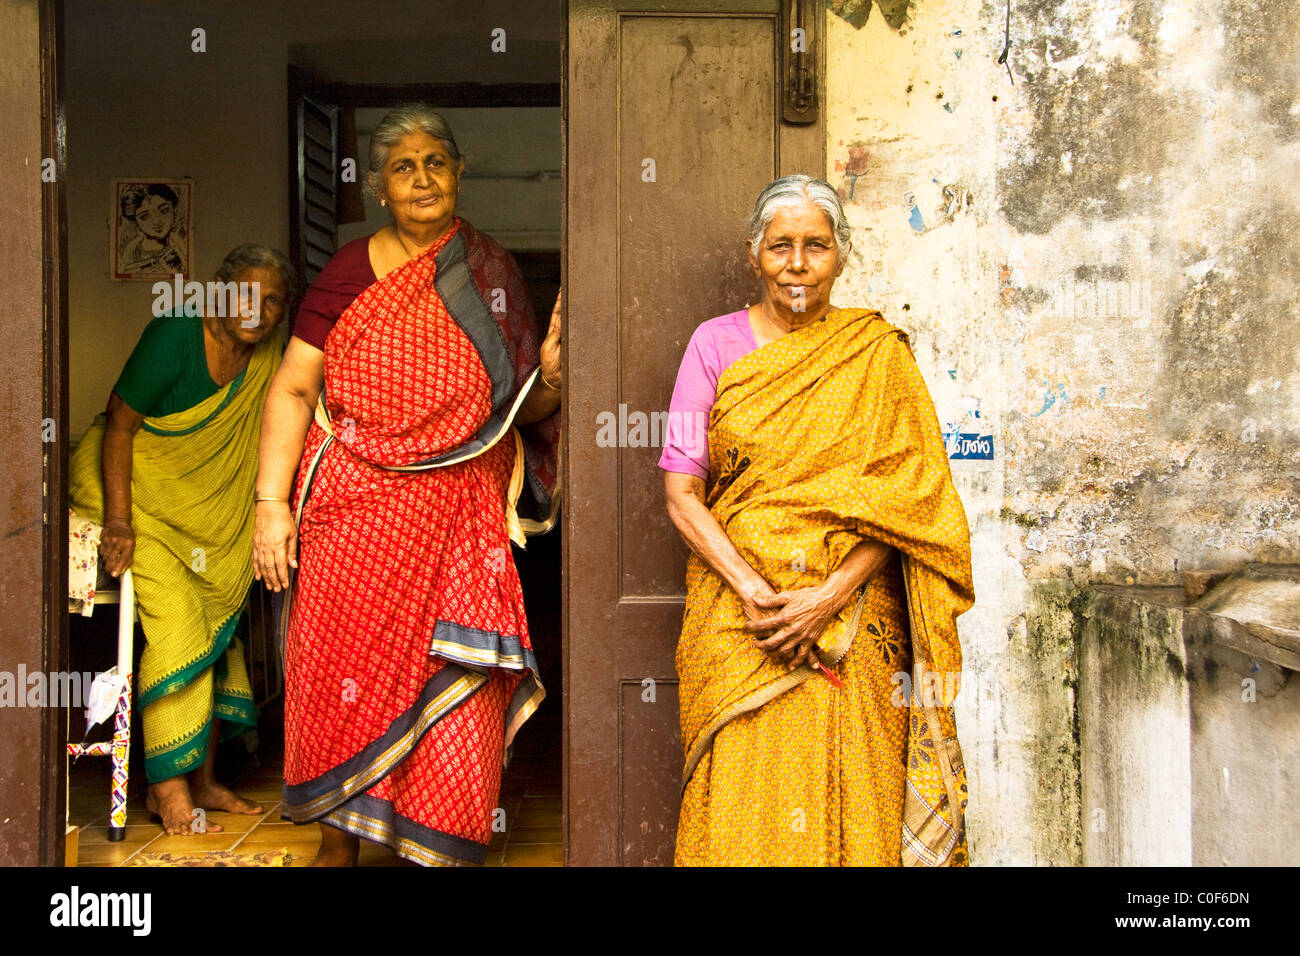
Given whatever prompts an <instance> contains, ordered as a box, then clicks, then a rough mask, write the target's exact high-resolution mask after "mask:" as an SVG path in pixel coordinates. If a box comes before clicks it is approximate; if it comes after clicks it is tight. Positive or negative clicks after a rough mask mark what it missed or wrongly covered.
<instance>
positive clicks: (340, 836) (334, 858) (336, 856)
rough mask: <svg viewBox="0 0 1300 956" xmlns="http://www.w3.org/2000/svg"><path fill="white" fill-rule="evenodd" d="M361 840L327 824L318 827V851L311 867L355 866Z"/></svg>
mask: <svg viewBox="0 0 1300 956" xmlns="http://www.w3.org/2000/svg"><path fill="white" fill-rule="evenodd" d="M360 852H361V838H360V837H357V836H353V835H352V834H351V833H348V832H346V831H344V830H339V829H337V828H335V827H332V826H330V825H329V824H327V823H322V824H321V826H320V849H319V850H317V851H316V859H314V860H312V861H311V865H312V866H356V865H357V854H358V853H360Z"/></svg>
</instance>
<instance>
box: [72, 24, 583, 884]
mask: <svg viewBox="0 0 1300 956" xmlns="http://www.w3.org/2000/svg"><path fill="white" fill-rule="evenodd" d="M124 6H125V7H127V8H134V9H128V10H124V9H123V7H124ZM510 6H513V5H504V4H500V3H487V4H484V5H483V7H482V9H479V10H478V11H464V10H458V11H457V14H456V19H455V20H454V21H448V20H446V19H443V20H440V21H437V22H435V23H431V24H425V25H422V26H415V27H413V26H412V24H411V21H410V19H409V17H407V16H405V15H404V12H409V11H408V10H407V8H408V7H409V4H407V3H403V2H401V0H379V2H376V3H375V4H372V5H371V6H370V7H368V8H367V10H366V12H365V16H364V23H360V22H359V21H358V17H357V12H356V8H355V5H351V4H343V3H332V2H326V3H323V4H317V5H313V7H312V9H311V10H310V11H307V10H303V9H300V8H299V7H298V5H294V4H288V3H284V4H270V5H267V6H266V7H264V8H262V10H264V11H265V13H263V12H262V10H260V11H259V18H260V22H259V30H258V31H257V32H256V33H255V34H251V35H250V33H249V32H248V30H247V25H246V24H244V23H241V22H239V21H240V13H239V11H238V10H231V9H228V8H223V7H220V6H216V7H212V8H211V9H210V10H205V14H204V22H203V27H204V31H205V38H206V50H205V51H204V52H202V53H200V52H197V51H196V49H195V46H194V42H193V38H192V27H193V25H192V24H190V23H189V19H187V17H186V16H185V15H183V14H182V13H179V12H176V11H172V10H170V9H167V8H165V7H164V8H160V7H158V6H157V5H155V4H150V3H147V2H144V0H137V2H128V3H126V4H125V5H123V4H119V5H117V7H116V8H115V9H114V11H112V13H111V15H110V14H109V13H105V12H103V11H100V10H97V9H95V8H94V6H93V5H80V4H75V5H68V7H67V8H66V9H65V10H64V14H63V27H64V33H65V37H64V44H63V48H62V56H63V61H64V62H63V67H64V72H65V75H66V77H67V89H68V96H67V104H66V114H65V115H66V126H67V137H68V153H69V160H70V161H69V170H70V172H69V181H68V184H67V189H68V195H69V200H70V201H69V211H68V227H69V236H70V246H71V248H70V249H69V257H68V258H69V261H70V262H71V263H73V265H72V268H71V272H72V275H71V276H70V278H69V283H68V293H69V298H70V308H69V310H68V313H69V320H68V341H69V347H68V358H69V369H70V375H69V378H70V383H71V384H70V395H69V409H70V410H69V425H70V429H69V431H70V434H69V436H68V448H67V452H68V454H70V453H71V450H72V449H73V448H75V446H76V443H77V441H78V440H79V439H80V437H81V435H82V434H83V433H84V430H85V428H86V426H87V425H88V424H89V422H90V420H91V418H93V416H94V414H95V413H96V412H98V411H100V410H102V409H103V407H104V404H105V402H106V400H107V398H108V395H109V393H110V392H111V390H112V387H113V383H114V381H115V380H116V377H117V375H118V373H119V372H120V371H121V368H122V365H123V362H124V361H125V359H126V357H127V356H128V355H129V354H130V352H131V349H132V347H133V346H134V344H135V343H136V342H137V341H138V339H139V336H140V332H141V330H142V329H143V327H144V325H145V323H146V322H147V321H148V319H149V318H150V308H149V306H150V303H149V285H147V284H144V283H130V282H114V281H113V280H112V279H111V278H110V276H109V274H108V270H104V269H103V268H102V267H101V266H99V265H98V264H99V263H102V262H103V261H104V259H105V256H104V254H103V249H102V245H103V237H102V228H97V223H98V224H102V221H103V213H104V201H103V199H102V197H103V196H105V195H106V194H107V191H108V185H109V182H110V181H111V180H112V179H114V178H122V177H130V176H137V175H138V176H142V177H143V176H157V177H158V178H181V179H188V180H192V182H193V184H194V197H195V198H194V203H193V214H194V224H193V233H192V235H193V237H194V244H193V253H194V263H193V268H194V274H193V277H194V278H199V279H202V278H205V277H206V276H209V275H211V274H212V272H213V270H214V268H215V266H216V264H217V263H219V262H220V261H221V258H222V256H223V255H224V253H225V252H226V251H228V250H229V249H230V248H233V247H234V246H236V245H239V244H242V243H246V242H255V243H261V244H265V245H270V246H273V247H276V248H279V249H282V250H283V251H284V252H286V253H287V254H288V255H289V257H290V259H291V260H292V261H293V263H294V265H295V267H296V268H297V270H298V272H299V279H300V281H301V282H303V283H304V284H305V283H309V282H310V281H311V280H312V279H313V278H314V277H315V275H316V274H318V273H319V270H320V268H321V266H323V264H324V262H325V261H327V260H328V257H329V255H330V254H331V253H332V252H333V251H334V250H336V249H338V248H339V247H341V246H342V245H343V244H344V243H346V242H348V241H350V240H352V239H354V238H357V237H360V236H362V235H367V234H369V233H372V232H374V231H375V230H376V229H377V228H379V227H380V226H381V225H383V224H385V223H386V222H387V221H388V217H387V214H386V212H385V211H384V210H382V209H381V208H380V207H379V205H378V203H377V202H376V201H375V200H374V199H373V198H371V197H366V196H363V195H362V194H361V191H360V189H359V188H356V187H359V184H360V180H361V179H362V178H363V176H364V171H365V167H366V156H367V152H368V145H369V135H370V132H371V130H373V128H374V125H375V123H376V122H377V121H378V120H379V118H380V117H382V116H383V114H384V113H385V112H386V110H387V109H389V108H391V107H393V106H396V105H399V104H403V103H410V102H424V103H427V104H429V105H430V106H432V107H433V108H434V109H436V110H438V111H439V112H440V113H442V114H443V115H444V117H445V118H446V119H447V120H448V122H449V125H450V126H451V128H452V129H453V131H454V132H455V135H456V138H457V141H458V143H459V145H460V147H461V149H462V152H463V153H464V154H465V155H466V159H467V164H466V173H465V176H464V178H463V198H462V200H461V202H460V204H459V205H458V208H457V214H458V215H461V216H463V217H464V218H465V219H467V220H469V221H470V222H472V223H473V224H474V225H475V227H476V228H478V229H479V230H481V231H483V232H485V233H487V234H488V235H490V236H492V237H493V238H494V239H496V240H497V242H499V243H500V244H501V245H502V246H503V247H504V248H505V249H506V250H507V251H508V252H510V253H511V254H512V256H513V257H514V258H515V260H516V262H517V263H518V265H519V267H520V269H521V271H522V272H523V274H524V278H525V280H526V282H527V283H528V287H529V292H530V298H531V301H532V305H533V310H534V313H535V314H536V316H537V320H538V333H539V337H540V336H541V335H544V334H545V329H546V323H547V320H548V317H549V316H550V313H551V306H552V304H553V302H554V300H555V296H556V293H557V292H558V290H559V287H560V281H561V275H560V265H561V248H562V245H561V212H562V204H563V191H562V183H561V178H560V169H561V150H562V146H561V144H562V139H563V130H562V122H563V120H562V113H561V103H560V95H561V94H560V90H561V82H560V80H561V69H562V61H561V46H562V44H561V40H562V37H563V34H564V30H565V26H564V23H565V21H564V11H563V7H562V5H561V4H559V3H557V4H555V5H554V6H553V7H550V8H548V7H546V6H545V5H540V8H539V9H531V10H528V11H526V12H519V11H516V10H513V9H508V7H510ZM498 8H499V9H498ZM124 14H125V15H124ZM385 24H389V26H385ZM497 30H504V31H505V36H504V39H502V38H501V37H500V36H499V35H498V34H496V33H495V31H497ZM142 31H144V32H148V33H149V34H150V35H152V36H155V37H162V38H168V37H172V36H173V35H175V36H176V37H179V39H177V41H176V43H175V48H174V49H172V48H171V47H169V46H168V45H167V43H166V42H164V43H161V47H162V51H161V52H160V53H157V54H155V55H154V57H153V58H152V59H151V60H149V61H146V60H145V59H144V58H141V59H140V60H139V61H138V62H136V61H134V60H132V59H131V58H120V57H118V58H113V57H111V56H110V55H109V53H108V52H106V51H110V50H121V49H127V48H130V47H131V43H130V42H128V41H129V38H130V36H131V35H135V36H138V35H139V34H140V33H141V32H142ZM223 37H225V38H237V42H236V41H235V40H231V41H230V42H228V43H222V42H220V41H221V38H223ZM118 38H120V40H121V42H116V40H117V39H118ZM168 42H170V41H168ZM209 51H210V52H209ZM205 57H206V59H205ZM160 58H161V59H160ZM158 76H170V77H172V79H173V80H175V82H174V83H171V84H168V85H166V86H165V87H163V88H160V87H159V86H158V85H157V82H156V80H157V77H158ZM137 100H138V102H136V101H137ZM286 102H287V106H288V109H287V110H286ZM159 130H162V131H164V132H165V135H158V131H159ZM347 159H351V160H354V163H355V165H354V166H353V170H354V173H355V175H354V177H353V178H352V179H350V180H349V179H348V178H347V177H345V176H343V175H342V170H343V169H344V168H345V165H344V163H343V160H347ZM92 263H94V265H92ZM291 322H292V319H289V320H288V321H287V322H286V325H288V326H289V327H290V330H291ZM560 536H561V528H560V526H559V525H558V524H557V526H556V527H555V528H554V529H553V530H552V531H551V532H549V533H548V534H546V535H542V536H538V537H534V538H530V539H529V543H528V546H527V548H526V549H518V548H516V549H515V551H514V558H515V563H516V567H517V568H518V571H519V575H520V579H521V582H522V585H523V589H524V599H525V606H526V608H527V612H528V621H529V631H530V635H531V638H532V643H533V647H534V651H535V654H536V657H537V660H538V668H539V671H540V678H541V681H542V683H543V685H544V686H545V687H546V689H547V699H546V700H544V701H543V702H542V704H541V706H540V707H539V709H538V711H537V712H536V714H534V716H533V717H532V718H531V719H530V720H529V721H528V722H527V723H526V724H525V725H524V727H523V729H522V730H521V731H520V733H519V735H518V737H517V738H516V741H515V747H514V754H513V756H512V759H511V762H510V765H509V767H508V768H507V770H506V771H505V774H504V776H503V781H502V787H501V798H500V809H501V810H503V811H504V813H503V814H502V815H501V819H500V823H501V826H500V827H499V828H498V827H497V826H494V836H493V841H492V844H491V845H490V847H489V858H488V862H489V864H497V865H511V864H521V865H524V864H526V865H536V864H539V863H542V864H544V863H555V864H559V863H560V862H562V859H563V840H564V837H563V829H562V799H561V798H562V770H561V760H562V737H563V728H564V712H563V700H562V693H561V690H562V687H563V674H562V672H561V667H562V662H563V660H564V654H563V650H562V640H563V638H562V622H561V607H562V592H561V588H562V583H561V572H560V567H561V540H560ZM278 611H279V601H278V599H277V597H276V596H275V595H271V594H268V593H267V592H266V591H265V589H264V588H263V587H262V586H261V585H260V583H256V582H255V583H254V586H253V588H252V589H251V590H250V594H249V601H248V603H247V605H246V613H245V615H244V617H243V619H242V620H241V623H240V629H241V634H242V636H243V637H244V643H245V646H246V648H247V657H248V664H249V670H250V678H251V681H252V684H253V687H254V696H255V698H256V701H257V704H258V710H259V713H258V728H257V732H256V734H255V735H246V736H244V737H241V738H238V739H236V740H233V741H229V742H227V743H225V744H223V745H222V749H221V750H219V752H218V759H217V774H218V779H219V780H221V781H222V782H224V783H227V784H230V785H231V786H233V787H234V789H236V790H237V791H238V792H240V793H241V794H243V795H246V796H249V797H250V798H253V799H256V800H259V801H260V802H261V803H262V804H263V805H264V806H265V807H266V808H267V811H268V812H267V815H266V817H265V818H264V819H262V820H259V821H258V822H257V823H256V825H255V826H252V827H249V828H246V831H240V832H241V833H242V834H243V835H241V836H238V838H235V837H236V833H235V831H234V830H233V829H230V828H228V830H229V836H230V839H227V838H225V837H222V838H221V839H216V840H213V839H212V837H214V836H217V835H216V834H207V835H206V836H205V837H204V838H200V839H207V840H209V841H210V843H211V849H210V851H205V852H227V851H230V852H235V853H240V852H243V851H245V850H247V851H248V852H253V851H258V852H260V851H263V850H266V849H272V850H277V849H280V848H282V847H284V846H286V845H289V844H292V845H293V846H294V848H295V849H294V850H293V853H292V855H293V856H295V857H296V859H295V862H298V861H299V859H300V858H301V857H302V856H303V855H304V854H307V859H308V860H309V859H310V854H308V853H307V851H308V849H309V844H311V843H314V842H315V837H314V836H312V837H310V838H307V837H305V836H303V835H302V834H301V833H299V834H297V835H295V834H292V833H290V831H291V830H293V829H295V828H293V827H292V826H291V825H289V824H287V823H283V822H282V821H281V820H280V817H279V811H278V807H277V806H276V805H277V804H278V803H279V800H280V789H279V788H280V782H281V781H280V773H281V767H282V759H283V757H282V737H283V713H282V699H283V698H282V693H283V677H282V668H281V665H280V661H279V653H280V649H279V647H280V641H281V639H282V635H280V634H279V633H278V621H279V614H278ZM115 616H116V615H115V613H114V611H113V609H112V608H107V609H104V610H103V611H102V612H96V614H95V615H94V616H93V617H91V618H80V619H79V618H76V617H74V618H73V619H72V624H71V633H70V639H69V646H70V655H71V661H70V669H71V670H72V671H74V672H81V671H95V672H98V671H101V670H103V669H105V668H106V667H107V666H109V665H111V663H112V659H113V652H112V644H113V640H112V634H113V633H114V628H115V625H114V618H115ZM144 640H145V638H144V634H143V632H142V631H141V630H140V628H139V627H138V625H137V627H136V636H135V644H136V660H137V662H138V659H139V650H140V648H141V647H142V646H143V644H144ZM136 673H138V667H137V670H136ZM69 720H70V724H71V727H70V731H69V739H70V740H73V741H78V740H80V739H81V737H82V733H81V731H82V730H83V729H84V722H83V721H82V719H81V715H80V713H79V712H76V711H74V712H72V713H70V718H69ZM109 723H110V725H111V721H110V722H109ZM104 730H105V728H102V727H101V728H100V729H99V730H98V731H97V732H96V735H97V736H98V738H100V739H104V738H106V737H107V736H108V734H106V733H104ZM107 730H108V732H109V733H111V726H110V727H109V728H107ZM96 735H92V737H91V739H92V740H93V739H96ZM132 740H133V745H134V746H133V753H132V756H131V762H130V766H131V777H130V791H129V792H130V801H129V807H128V809H129V821H128V833H127V839H126V840H125V841H122V843H120V844H111V845H110V844H108V843H107V840H106V824H107V819H106V818H107V816H108V810H109V799H108V777H109V769H108V767H107V765H106V763H105V762H104V761H103V760H98V761H96V760H90V759H82V760H79V761H78V762H77V763H76V765H75V766H73V767H71V768H70V771H69V819H70V822H71V823H73V824H77V825H80V826H81V827H82V828H83V829H82V836H81V838H80V840H79V843H80V858H79V859H80V862H83V863H87V864H93V865H112V864H119V863H125V862H127V861H128V860H131V859H132V858H135V862H137V863H138V862H139V861H140V860H141V859H142V858H143V857H144V856H148V855H149V851H150V847H151V846H154V847H155V849H156V848H157V844H154V842H153V841H154V839H155V838H156V836H157V834H159V833H161V830H160V829H159V828H158V826H157V823H156V821H153V820H151V819H150V818H149V817H148V815H147V813H146V812H145V809H144V802H143V798H144V794H145V789H146V782H145V775H144V759H143V758H144V755H143V750H142V749H141V745H140V744H141V741H142V740H143V734H142V727H141V720H140V714H139V711H138V708H137V711H136V713H135V714H134V720H133V732H132ZM223 820H224V818H223ZM495 822H496V821H494V823H495ZM297 829H298V830H299V831H302V830H305V829H307V828H297ZM259 831H261V835H260V837H259ZM194 845H195V847H196V848H198V847H200V846H202V844H201V843H199V842H198V841H195V844H194ZM390 861H391V854H387V853H377V852H376V853H368V852H367V851H365V850H363V857H362V862H363V863H367V862H369V863H374V864H384V863H387V862H390ZM71 862H72V861H71V860H70V861H69V863H71Z"/></svg>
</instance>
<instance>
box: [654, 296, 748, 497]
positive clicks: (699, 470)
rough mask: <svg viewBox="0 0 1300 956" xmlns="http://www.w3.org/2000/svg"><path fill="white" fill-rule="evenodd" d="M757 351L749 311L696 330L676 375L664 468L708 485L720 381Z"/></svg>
mask: <svg viewBox="0 0 1300 956" xmlns="http://www.w3.org/2000/svg"><path fill="white" fill-rule="evenodd" d="M756 348H758V343H757V342H755V341H754V330H753V329H751V328H750V327H749V310H748V309H741V310H740V311H739V312H732V313H730V314H729V315H720V316H718V317H717V318H716V319H709V321H707V322H703V323H701V324H700V326H699V328H697V329H696V330H695V332H694V334H693V335H692V336H691V341H690V342H689V343H688V344H687V346H686V354H685V355H683V356H682V364H681V367H680V368H679V369H678V370H677V384H676V385H674V386H673V399H672V402H671V403H670V404H669V406H668V432H667V435H666V437H665V438H664V451H663V455H661V456H660V458H659V467H660V468H662V469H663V470H664V471H674V472H679V473H681V474H684V475H695V476H696V477H697V478H702V479H704V480H706V481H707V480H708V477H709V413H710V412H711V411H713V403H714V402H715V401H716V400H717V397H718V379H719V378H720V377H721V375H722V373H723V372H724V371H726V369H727V367H728V366H729V365H731V363H732V362H734V361H736V359H738V358H740V357H741V356H743V355H747V354H749V353H750V352H752V351H754V349H756Z"/></svg>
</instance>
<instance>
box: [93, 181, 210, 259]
mask: <svg viewBox="0 0 1300 956" xmlns="http://www.w3.org/2000/svg"><path fill="white" fill-rule="evenodd" d="M112 202H113V207H112V220H113V230H112V246H111V249H110V256H111V268H112V274H113V279H114V280H122V281H131V280H138V281H151V282H152V281H154V280H157V279H170V278H172V277H173V276H175V275H176V274H177V273H179V274H180V275H181V276H183V277H184V278H189V275H190V270H191V268H192V266H193V261H194V224H193V221H192V220H193V214H194V181H193V180H190V179H115V180H113V185H112Z"/></svg>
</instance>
